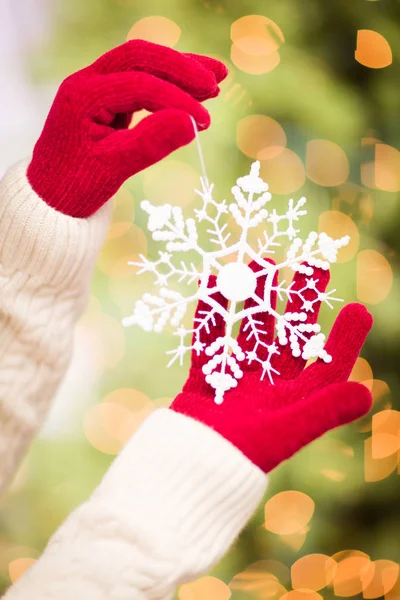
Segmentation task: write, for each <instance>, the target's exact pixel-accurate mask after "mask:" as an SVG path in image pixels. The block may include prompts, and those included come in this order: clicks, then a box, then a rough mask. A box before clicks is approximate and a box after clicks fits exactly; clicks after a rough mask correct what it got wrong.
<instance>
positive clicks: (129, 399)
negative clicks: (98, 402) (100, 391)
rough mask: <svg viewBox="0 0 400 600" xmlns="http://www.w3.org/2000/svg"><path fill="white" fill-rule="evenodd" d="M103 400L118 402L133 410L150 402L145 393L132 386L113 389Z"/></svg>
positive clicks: (141, 407) (140, 408) (139, 409)
mask: <svg viewBox="0 0 400 600" xmlns="http://www.w3.org/2000/svg"><path fill="white" fill-rule="evenodd" d="M103 401H104V402H105V403H108V402H111V403H114V404H119V405H120V406H124V407H125V408H127V409H128V410H130V411H135V412H138V411H141V410H143V409H144V408H145V407H146V406H147V405H148V404H149V403H150V402H151V401H150V400H149V398H148V396H146V394H144V393H143V392H141V391H139V390H135V389H134V388H120V389H117V390H113V391H112V392H110V393H109V394H107V396H105V398H104V400H103Z"/></svg>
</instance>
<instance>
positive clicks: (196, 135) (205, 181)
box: [190, 115, 210, 189]
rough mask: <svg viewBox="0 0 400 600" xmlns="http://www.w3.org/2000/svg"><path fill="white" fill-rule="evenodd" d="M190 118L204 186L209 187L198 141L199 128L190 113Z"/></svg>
mask: <svg viewBox="0 0 400 600" xmlns="http://www.w3.org/2000/svg"><path fill="white" fill-rule="evenodd" d="M190 118H191V120H192V123H193V129H194V133H195V139H196V146H197V154H198V155H199V159H200V166H201V172H202V178H203V180H204V185H205V187H206V188H207V189H208V188H209V187H210V184H209V182H208V177H207V171H206V164H205V162H204V155H203V150H202V147H201V143H200V136H199V130H198V129H197V123H196V121H195V120H194V118H193V117H192V116H191V115H190Z"/></svg>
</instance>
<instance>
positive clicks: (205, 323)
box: [192, 275, 228, 368]
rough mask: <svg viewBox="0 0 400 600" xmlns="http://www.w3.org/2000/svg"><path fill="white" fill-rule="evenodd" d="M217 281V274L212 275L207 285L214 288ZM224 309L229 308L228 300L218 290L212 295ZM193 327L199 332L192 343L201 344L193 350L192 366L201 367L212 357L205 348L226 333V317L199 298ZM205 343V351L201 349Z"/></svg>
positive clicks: (195, 334)
mask: <svg viewBox="0 0 400 600" xmlns="http://www.w3.org/2000/svg"><path fill="white" fill-rule="evenodd" d="M216 283H217V278H216V276H215V275H210V277H209V279H208V282H207V287H208V288H213V287H215V285H216ZM210 297H211V298H212V300H214V301H215V302H216V303H217V304H218V305H219V306H221V307H222V308H223V309H224V310H226V309H227V308H228V300H227V299H226V298H225V297H224V296H223V295H222V294H221V293H220V292H216V293H215V294H212V295H211V296H210ZM193 327H194V328H196V330H197V332H195V333H193V339H192V345H195V344H198V343H199V342H200V344H199V347H198V348H197V349H196V348H194V349H193V350H192V366H193V367H199V368H201V367H202V366H203V365H204V364H205V363H207V362H208V361H209V360H210V357H209V356H207V354H206V353H205V352H204V350H205V348H207V347H208V346H210V345H211V344H212V343H213V342H214V341H215V340H216V339H217V338H219V337H223V336H224V335H225V319H224V317H223V316H222V315H221V314H220V313H218V312H217V311H216V309H215V307H213V306H211V305H210V304H209V303H208V302H205V301H204V300H199V302H198V304H197V308H196V313H195V315H194V321H193ZM201 345H203V351H200V348H201Z"/></svg>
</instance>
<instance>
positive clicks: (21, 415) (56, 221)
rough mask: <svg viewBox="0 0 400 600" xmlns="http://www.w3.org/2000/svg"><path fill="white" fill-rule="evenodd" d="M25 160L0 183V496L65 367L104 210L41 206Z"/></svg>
mask: <svg viewBox="0 0 400 600" xmlns="http://www.w3.org/2000/svg"><path fill="white" fill-rule="evenodd" d="M26 166H27V163H21V164H19V165H16V166H15V167H13V168H12V169H10V170H9V171H8V172H7V173H6V174H5V176H4V177H3V179H2V180H1V181H0V465H1V469H0V492H1V490H2V489H3V488H4V486H5V485H6V483H7V482H8V481H9V479H10V477H11V476H12V474H13V472H14V470H15V468H16V466H17V465H18V463H19V461H20V459H21V458H22V456H23V455H24V453H25V452H26V450H27V448H28V447H29V445H30V443H31V441H32V439H33V437H34V436H35V434H36V433H37V431H38V429H39V428H40V426H41V425H42V423H43V420H44V418H45V417H46V414H47V412H48V409H49V407H50V404H51V399H52V397H53V396H54V393H55V391H56V389H57V387H58V385H59V383H60V381H61V380H62V378H63V376H64V374H65V371H66V369H67V366H68V363H69V359H70V354H71V348H72V338H73V330H74V325H75V323H76V321H77V319H78V317H79V316H80V314H81V312H82V310H83V309H84V307H85V304H86V301H87V298H88V294H89V289H90V279H91V274H92V271H93V266H94V263H95V260H96V257H97V254H98V251H99V249H100V247H101V244H102V242H103V240H104V236H105V233H106V229H107V227H108V221H109V218H108V212H109V211H108V209H107V208H103V209H102V210H101V211H99V213H97V214H96V215H94V216H93V217H91V218H90V219H73V218H72V217H68V216H66V215H62V214H61V213H59V212H57V211H55V210H54V209H52V208H50V207H49V206H47V204H45V203H44V202H43V201H42V200H41V199H40V198H39V197H38V196H37V195H36V194H35V193H34V192H33V191H32V189H31V187H30V185H29V183H28V181H27V179H26V175H25V172H26Z"/></svg>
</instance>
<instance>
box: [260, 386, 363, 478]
mask: <svg viewBox="0 0 400 600" xmlns="http://www.w3.org/2000/svg"><path fill="white" fill-rule="evenodd" d="M371 404H372V397H371V393H370V392H369V390H368V389H367V388H366V387H365V386H363V385H362V384H360V383H355V382H348V383H343V382H342V383H337V384H333V385H330V386H327V387H326V386H325V387H323V389H321V390H319V391H317V392H315V393H314V394H312V395H311V396H308V397H307V398H306V399H304V400H300V401H298V402H295V403H294V404H291V405H289V406H285V407H283V408H281V409H278V410H276V411H272V412H269V413H268V421H267V424H266V428H267V431H266V439H268V448H269V452H268V459H267V462H266V464H265V465H264V469H265V471H266V472H268V471H270V470H271V469H273V468H275V467H276V466H277V465H278V464H280V463H281V462H282V461H283V460H286V459H288V458H290V457H291V456H292V455H293V454H295V453H296V452H298V451H299V450H301V448H303V447H304V446H306V445H307V444H309V443H310V442H312V441H313V440H315V439H317V438H319V437H320V436H321V435H323V434H324V433H326V432H327V431H330V430H331V429H334V428H335V427H339V426H340V425H345V424H347V423H351V422H352V421H354V420H356V419H359V418H360V417H362V416H363V415H365V414H366V413H367V412H368V411H369V409H370V408H371Z"/></svg>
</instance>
